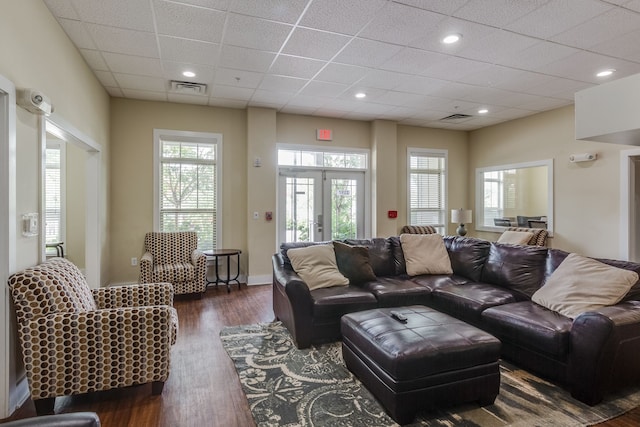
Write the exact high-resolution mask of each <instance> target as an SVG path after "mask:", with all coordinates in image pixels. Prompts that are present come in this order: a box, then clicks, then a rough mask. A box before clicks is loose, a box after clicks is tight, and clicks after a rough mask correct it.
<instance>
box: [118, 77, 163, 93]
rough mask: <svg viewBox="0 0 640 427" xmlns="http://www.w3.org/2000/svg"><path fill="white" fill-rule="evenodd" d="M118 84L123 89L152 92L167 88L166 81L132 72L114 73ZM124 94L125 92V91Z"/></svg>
mask: <svg viewBox="0 0 640 427" xmlns="http://www.w3.org/2000/svg"><path fill="white" fill-rule="evenodd" d="M114 77H115V78H116V81H117V82H118V86H120V87H121V88H122V89H123V90H124V89H134V90H144V91H152V92H164V91H165V90H167V83H166V82H165V80H164V79H162V78H158V77H146V76H136V75H133V74H118V73H114ZM125 94H126V92H125Z"/></svg>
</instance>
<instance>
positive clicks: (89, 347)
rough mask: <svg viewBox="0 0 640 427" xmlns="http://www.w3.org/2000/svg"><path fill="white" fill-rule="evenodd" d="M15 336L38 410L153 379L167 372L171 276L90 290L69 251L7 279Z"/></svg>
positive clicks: (173, 318) (172, 318)
mask: <svg viewBox="0 0 640 427" xmlns="http://www.w3.org/2000/svg"><path fill="white" fill-rule="evenodd" d="M9 287H10V289H11V296H12V298H13V303H14V306H15V311H16V320H17V328H18V338H19V341H20V345H21V347H22V358H23V361H24V366H25V369H26V371H27V380H28V382H29V389H30V391H31V398H32V399H33V401H34V403H35V407H36V412H37V413H38V415H42V414H48V413H53V410H54V405H55V398H56V396H69V395H75V394H82V393H88V392H92V391H99V390H109V389H112V388H119V387H127V386H131V385H137V384H146V383H152V393H153V394H160V393H162V388H163V386H164V382H165V381H166V380H167V378H168V377H169V361H170V350H171V345H172V344H174V343H175V341H176V334H177V331H178V315H177V313H176V310H175V309H174V308H173V306H172V305H173V291H172V288H171V285H170V284H169V283H154V284H147V285H130V286H113V287H108V288H99V289H93V290H92V289H90V288H89V286H88V285H87V282H86V280H85V278H84V277H83V276H82V273H81V272H80V270H79V269H78V267H76V266H75V265H74V264H72V263H71V262H70V261H68V260H67V259H65V258H53V259H51V260H49V261H47V262H45V263H42V264H40V265H37V266H35V267H31V268H27V269H25V270H22V271H19V272H17V273H15V274H13V275H12V276H11V277H10V278H9Z"/></svg>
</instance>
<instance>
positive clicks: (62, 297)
mask: <svg viewBox="0 0 640 427" xmlns="http://www.w3.org/2000/svg"><path fill="white" fill-rule="evenodd" d="M9 287H10V288H11V295H12V298H13V303H14V306H15V309H16V315H17V318H18V320H19V321H25V320H28V319H32V318H35V317H40V316H47V315H49V314H53V313H67V312H74V313H77V312H86V311H91V310H96V309H97V306H96V303H95V300H94V298H93V295H92V294H91V290H90V289H89V286H88V285H87V282H86V280H85V278H84V276H83V275H82V273H81V272H80V270H79V269H78V267H76V266H75V265H74V264H73V263H71V262H70V261H68V260H66V259H64V258H53V259H51V260H49V261H47V262H44V263H42V264H39V265H37V266H35V267H31V268H27V269H24V270H22V271H18V272H17V273H15V274H13V275H12V276H11V277H9Z"/></svg>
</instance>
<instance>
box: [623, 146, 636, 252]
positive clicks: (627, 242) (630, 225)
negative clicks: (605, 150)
mask: <svg viewBox="0 0 640 427" xmlns="http://www.w3.org/2000/svg"><path fill="white" fill-rule="evenodd" d="M639 156H640V148H633V149H630V150H623V151H621V152H620V258H621V259H624V260H630V259H631V258H632V257H637V256H639V255H640V254H636V253H635V248H636V239H637V238H638V237H637V236H636V230H637V227H636V221H635V217H636V215H637V212H636V207H635V203H634V200H635V193H636V188H635V187H636V185H635V175H636V173H640V171H636V167H635V164H634V162H633V159H632V158H633V157H639Z"/></svg>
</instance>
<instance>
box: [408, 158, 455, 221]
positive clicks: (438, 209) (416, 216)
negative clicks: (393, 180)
mask: <svg viewBox="0 0 640 427" xmlns="http://www.w3.org/2000/svg"><path fill="white" fill-rule="evenodd" d="M408 157H409V159H408V163H409V167H408V175H409V176H408V191H409V194H408V202H409V207H408V212H409V218H408V223H409V224H411V225H431V226H434V227H435V228H436V230H438V232H439V233H444V230H445V225H446V204H447V203H446V199H447V194H446V188H447V187H446V180H447V169H446V166H447V152H446V151H440V150H424V149H413V148H410V149H409V156H408Z"/></svg>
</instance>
